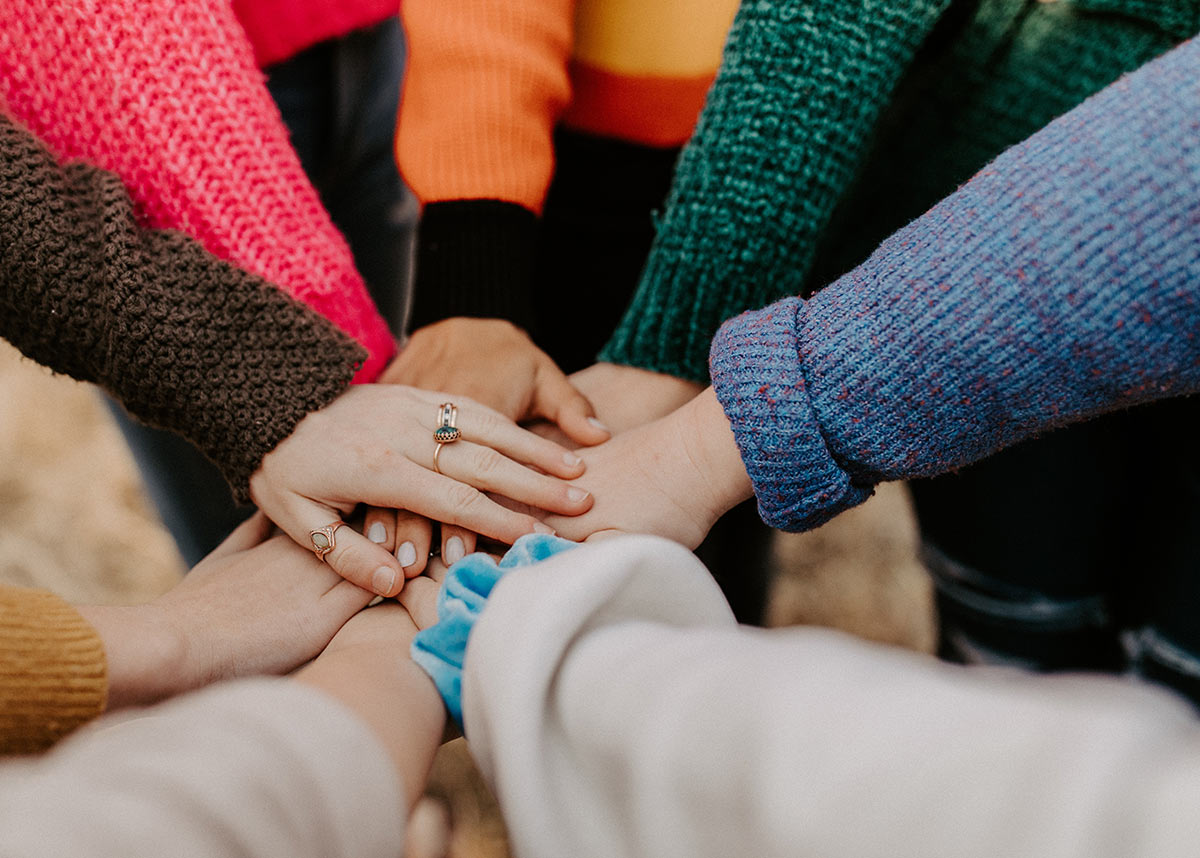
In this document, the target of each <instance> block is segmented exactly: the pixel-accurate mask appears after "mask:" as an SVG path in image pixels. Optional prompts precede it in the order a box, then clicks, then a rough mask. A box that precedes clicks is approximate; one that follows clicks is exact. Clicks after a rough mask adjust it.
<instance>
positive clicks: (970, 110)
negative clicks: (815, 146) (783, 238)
mask: <svg viewBox="0 0 1200 858" xmlns="http://www.w3.org/2000/svg"><path fill="white" fill-rule="evenodd" d="M1090 5H1092V4H1088V3H1084V2H1079V0H1076V2H1070V3H1068V2H1062V1H1061V0H1060V1H1059V2H1054V3H1040V2H1034V0H981V2H979V4H978V7H977V8H976V9H974V10H973V11H972V10H971V9H970V7H969V5H968V6H962V5H956V6H954V7H952V14H951V13H948V14H947V15H945V16H943V19H942V20H941V21H939V24H938V28H937V30H936V31H935V35H934V36H931V37H930V39H928V40H927V42H926V44H925V45H924V46H922V50H921V52H920V53H919V55H918V57H917V58H916V59H915V60H914V63H913V65H912V67H911V68H910V70H909V72H908V74H907V75H906V76H905V78H904V79H903V80H902V81H901V83H900V85H899V86H898V87H897V89H896V92H895V94H894V96H893V98H892V102H891V104H889V105H888V108H887V109H886V110H885V112H884V114H883V116H882V117H881V118H880V121H879V123H878V124H877V126H876V129H875V133H874V135H873V137H874V140H873V143H872V146H871V149H870V152H869V153H868V155H867V156H866V158H865V161H864V164H863V167H862V169H861V170H860V171H859V174H858V176H857V177H856V178H855V180H854V183H853V185H852V186H851V188H850V189H849V190H848V191H847V193H846V194H844V195H843V197H842V200H841V201H840V202H839V204H838V207H837V209H836V210H835V212H834V215H833V217H832V218H831V220H830V223H829V226H828V228H827V229H826V231H825V233H824V235H823V236H822V238H821V239H820V241H819V242H818V247H817V250H816V259H815V262H814V264H813V267H812V270H811V272H810V274H809V276H808V278H807V282H806V283H805V284H804V288H803V290H802V292H801V294H809V293H810V292H812V291H815V290H816V289H819V288H821V287H822V286H824V285H826V284H827V283H830V282H831V281H833V280H836V279H837V278H838V277H840V276H841V275H843V274H845V273H846V272H847V271H849V270H850V269H852V268H853V267H854V266H856V265H858V264H859V263H861V262H862V261H863V260H864V259H866V258H867V257H868V256H870V254H871V252H872V251H874V249H875V248H876V247H878V246H879V243H880V242H881V241H883V240H884V239H885V238H887V237H888V236H889V235H891V234H892V233H893V232H895V231H896V230H897V229H899V228H900V227H902V226H904V225H905V224H907V223H909V222H910V221H912V220H913V219H915V218H918V217H920V216H921V215H922V214H924V213H925V212H926V211H927V210H928V209H929V208H930V207H931V206H933V205H935V204H936V203H937V202H938V201H939V200H941V199H942V198H943V197H945V196H946V195H947V194H950V193H953V192H954V190H955V189H956V188H958V187H959V186H960V185H962V184H963V183H964V182H966V181H968V180H969V179H970V178H971V177H972V176H973V175H975V173H977V172H979V170H980V169H982V168H983V167H984V166H985V165H986V164H987V163H988V162H989V161H991V160H992V159H994V158H995V157H996V156H997V155H999V154H1000V153H1001V152H1003V151H1004V150H1005V149H1007V148H1009V147H1010V146H1014V145H1016V144H1017V143H1020V142H1021V141H1022V140H1024V139H1025V138H1027V137H1029V136H1030V135H1032V134H1034V133H1036V132H1037V131H1039V130H1040V129H1041V128H1043V127H1044V126H1045V125H1047V124H1048V123H1049V122H1051V121H1053V120H1054V119H1056V118H1057V117H1059V116H1062V115H1063V114H1064V113H1066V112H1067V111H1068V110H1070V109H1071V108H1073V107H1076V106H1077V105H1078V104H1080V103H1081V102H1082V101H1084V99H1086V98H1088V97H1090V96H1092V95H1095V94H1096V93H1097V92H1099V91H1100V90H1102V89H1103V88H1104V87H1106V86H1108V85H1109V84H1111V83H1112V82H1113V81H1115V80H1117V79H1118V78H1119V77H1120V76H1121V75H1123V74H1127V73H1129V72H1131V71H1134V70H1136V69H1138V68H1140V67H1141V66H1143V65H1145V64H1146V63H1148V62H1150V61H1151V60H1153V59H1155V58H1157V57H1159V56H1162V55H1163V54H1164V53H1166V52H1167V51H1169V50H1170V49H1171V48H1173V47H1175V46H1176V45H1178V44H1179V42H1180V41H1182V40H1183V38H1186V36H1185V37H1183V38H1181V37H1177V36H1175V35H1173V34H1172V33H1171V32H1169V31H1168V30H1167V29H1165V28H1164V27H1163V26H1162V23H1161V21H1160V19H1159V18H1158V17H1151V16H1150V15H1149V11H1151V10H1148V9H1146V8H1145V7H1147V6H1149V5H1153V4H1147V3H1140V2H1137V0H1108V1H1107V2H1106V3H1105V4H1103V5H1105V6H1107V7H1108V10H1107V11H1093V10H1092V9H1091V8H1087V7H1089V6H1090ZM1160 5H1161V7H1162V8H1163V9H1164V10H1165V9H1166V7H1168V6H1170V7H1172V8H1173V9H1174V13H1175V16H1176V17H1177V18H1178V19H1180V20H1183V19H1184V17H1185V16H1184V12H1185V11H1186V10H1187V9H1188V8H1190V10H1191V12H1190V15H1191V18H1192V27H1193V28H1192V29H1191V30H1190V31H1189V32H1188V33H1187V34H1186V35H1194V34H1195V33H1197V32H1200V2H1196V0H1187V2H1172V3H1169V4H1160ZM964 11H970V12H971V14H970V15H969V16H964V15H963V12H964ZM954 18H957V19H958V20H957V22H954V21H952V20H951V19H954ZM964 18H965V20H964ZM947 25H951V26H947Z"/></svg>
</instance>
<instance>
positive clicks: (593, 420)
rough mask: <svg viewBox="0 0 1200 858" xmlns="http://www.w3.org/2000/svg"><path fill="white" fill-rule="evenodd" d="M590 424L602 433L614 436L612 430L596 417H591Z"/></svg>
mask: <svg viewBox="0 0 1200 858" xmlns="http://www.w3.org/2000/svg"><path fill="white" fill-rule="evenodd" d="M588 423H591V424H592V425H593V426H595V427H596V428H597V429H599V430H600V431H601V432H607V433H608V434H610V435H611V434H612V430H611V429H609V428H608V427H607V426H605V425H604V424H603V423H601V422H600V421H599V420H597V419H596V418H595V417H589V418H588Z"/></svg>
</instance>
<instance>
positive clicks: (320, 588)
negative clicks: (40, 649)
mask: <svg viewBox="0 0 1200 858" xmlns="http://www.w3.org/2000/svg"><path fill="white" fill-rule="evenodd" d="M270 530H271V523H270V522H269V521H268V520H267V519H266V517H265V516H263V515H262V514H261V513H260V514H256V515H254V516H253V517H252V518H251V519H250V520H249V521H247V522H245V523H244V524H242V525H241V526H240V527H238V528H237V530H235V531H234V532H233V533H232V534H231V535H230V536H229V538H228V539H226V540H225V541H224V542H223V543H221V545H220V546H218V547H217V549H216V550H215V551H213V552H212V553H211V554H210V555H208V557H206V558H204V560H202V561H200V563H198V564H197V565H196V567H195V568H194V569H193V570H192V571H191V572H189V573H188V574H187V576H186V577H185V578H184V579H183V581H181V582H180V583H179V584H178V585H176V586H175V588H174V589H172V590H171V591H170V592H168V593H166V594H165V595H163V596H160V597H159V598H158V599H156V600H154V601H153V602H150V603H149V604H146V605H137V606H133V607H90V608H89V607H84V608H80V609H79V611H80V613H81V614H82V615H83V616H84V618H85V619H87V620H88V622H90V623H91V624H92V625H93V626H94V627H95V628H96V630H97V632H98V633H99V634H100V638H101V640H103V641H104V649H105V654H106V656H107V660H108V670H109V696H108V708H109V709H115V708H118V707H121V706H128V705H145V704H149V703H153V702H155V701H157V700H161V699H164V698H166V697H169V696H172V695H174V694H179V693H181V692H184V691H189V690H191V689H194V688H199V687H201V686H203V685H206V684H208V683H210V682H213V681H215V680H218V679H226V678H230V677H235V676H247V675H253V674H264V673H266V674H277V673H286V672H287V671H289V670H292V669H294V668H295V667H297V666H298V665H300V664H303V663H304V662H306V661H308V660H309V659H310V658H312V657H313V656H314V655H316V654H317V653H318V652H320V651H321V649H322V648H323V647H324V646H325V645H326V644H327V643H328V642H329V641H330V639H331V638H332V637H333V636H334V634H335V633H336V632H337V631H338V629H340V628H341V627H342V624H343V623H345V622H346V620H348V619H349V618H350V617H351V616H353V615H354V614H355V613H356V612H357V611H359V610H360V609H361V608H363V607H364V606H365V605H366V604H367V602H369V601H370V600H371V594H370V593H368V592H366V591H365V590H362V589H360V588H358V587H355V586H354V585H353V584H351V583H350V582H348V581H345V580H343V579H342V578H341V577H340V576H338V575H337V573H335V572H334V571H333V570H332V569H330V568H329V567H327V566H326V565H325V564H323V563H321V562H320V561H319V560H317V558H316V557H315V556H313V554H312V552H310V551H306V550H304V549H302V548H300V547H299V546H297V545H295V544H294V543H293V542H292V541H291V540H290V539H288V538H287V537H284V536H277V537H274V538H271V539H268V538H267V536H268V533H269V532H270Z"/></svg>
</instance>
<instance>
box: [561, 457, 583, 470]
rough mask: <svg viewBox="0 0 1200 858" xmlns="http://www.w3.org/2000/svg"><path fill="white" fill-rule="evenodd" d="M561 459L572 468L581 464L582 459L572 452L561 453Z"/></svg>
mask: <svg viewBox="0 0 1200 858" xmlns="http://www.w3.org/2000/svg"><path fill="white" fill-rule="evenodd" d="M563 461H564V462H566V463H567V464H568V465H569V466H570V467H572V468H578V467H579V466H580V465H582V464H583V459H581V458H579V457H578V456H576V455H575V454H574V453H563Z"/></svg>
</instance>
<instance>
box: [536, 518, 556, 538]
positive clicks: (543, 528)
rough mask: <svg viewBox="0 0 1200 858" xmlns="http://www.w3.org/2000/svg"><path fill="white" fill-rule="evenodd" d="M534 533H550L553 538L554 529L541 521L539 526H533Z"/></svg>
mask: <svg viewBox="0 0 1200 858" xmlns="http://www.w3.org/2000/svg"><path fill="white" fill-rule="evenodd" d="M533 532H534V533H548V534H550V535H551V536H553V535H554V528H553V527H551V526H550V525H548V524H542V523H541V522H540V521H539V522H538V523H537V524H535V525H534V526H533Z"/></svg>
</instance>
